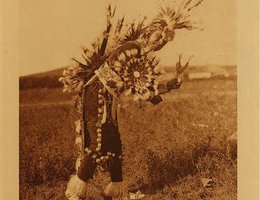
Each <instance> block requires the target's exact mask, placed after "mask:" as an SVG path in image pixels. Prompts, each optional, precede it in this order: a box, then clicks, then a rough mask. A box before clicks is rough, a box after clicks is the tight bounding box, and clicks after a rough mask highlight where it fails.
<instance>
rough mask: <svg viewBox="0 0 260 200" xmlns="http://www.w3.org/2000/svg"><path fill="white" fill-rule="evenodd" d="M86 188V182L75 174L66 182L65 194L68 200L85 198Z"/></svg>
mask: <svg viewBox="0 0 260 200" xmlns="http://www.w3.org/2000/svg"><path fill="white" fill-rule="evenodd" d="M86 188H87V183H86V182H84V181H82V180H81V179H79V177H78V176H77V175H74V176H71V178H70V180H69V182H68V185H67V190H66V192H65V195H66V197H67V198H68V199H69V200H76V199H79V198H85V196H86Z"/></svg>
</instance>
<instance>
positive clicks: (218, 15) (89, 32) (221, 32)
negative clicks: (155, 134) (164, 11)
mask: <svg viewBox="0 0 260 200" xmlns="http://www.w3.org/2000/svg"><path fill="white" fill-rule="evenodd" d="M109 2H111V4H112V5H115V6H116V7H117V11H116V17H122V16H125V17H126V20H127V21H131V20H133V19H134V18H139V19H140V18H142V16H144V15H145V16H147V18H148V19H152V18H153V17H154V16H155V15H156V14H157V12H158V8H159V7H160V5H164V4H165V3H168V4H171V3H173V2H174V0H167V1H164V0H161V1H159V0H131V1H126V0H110V1H108V0H99V1H94V0H19V3H20V5H19V11H20V12H19V20H20V21H19V36H20V38H19V42H20V43H19V46H20V48H19V49H20V52H19V55H20V62H19V63H20V66H19V73H20V75H28V74H33V73H39V72H44V71H48V70H53V69H57V68H60V67H64V66H68V65H71V64H73V61H72V60H71V58H72V57H75V58H81V54H82V49H81V47H82V46H85V47H88V46H90V45H91V43H92V42H93V41H94V40H95V39H96V38H97V37H99V36H101V33H102V32H103V30H104V28H105V26H106V17H105V16H106V7H107V5H108V3H109ZM194 17H195V18H196V19H199V21H200V22H201V23H200V27H201V28H203V30H191V31H188V30H177V31H176V37H175V39H174V40H173V41H172V42H170V43H168V44H167V45H166V46H165V47H164V48H163V49H162V50H161V51H159V52H158V54H157V55H158V57H160V59H161V62H160V64H162V65H168V66H169V65H172V66H174V65H175V63H176V60H177V56H178V54H180V53H183V55H184V58H185V57H187V58H188V57H189V56H191V55H193V56H194V57H193V59H192V61H191V63H190V65H211V64H213V65H233V64H236V0H204V2H203V3H202V4H201V5H200V6H199V7H198V8H196V10H195V12H194Z"/></svg>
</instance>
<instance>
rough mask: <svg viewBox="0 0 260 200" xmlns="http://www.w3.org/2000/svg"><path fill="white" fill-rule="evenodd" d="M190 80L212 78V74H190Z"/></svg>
mask: <svg viewBox="0 0 260 200" xmlns="http://www.w3.org/2000/svg"><path fill="white" fill-rule="evenodd" d="M188 76H189V79H204V78H210V77H211V73H210V72H194V73H189V75H188Z"/></svg>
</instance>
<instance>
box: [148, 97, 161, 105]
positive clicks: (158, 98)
mask: <svg viewBox="0 0 260 200" xmlns="http://www.w3.org/2000/svg"><path fill="white" fill-rule="evenodd" d="M150 102H151V103H152V104H153V105H156V104H158V103H160V102H162V97H161V96H159V95H157V96H153V98H152V99H151V100H150Z"/></svg>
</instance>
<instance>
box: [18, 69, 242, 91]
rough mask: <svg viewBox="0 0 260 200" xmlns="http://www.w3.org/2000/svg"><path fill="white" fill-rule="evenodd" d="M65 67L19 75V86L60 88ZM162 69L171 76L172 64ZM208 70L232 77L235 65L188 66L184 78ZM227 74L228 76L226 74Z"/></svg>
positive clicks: (213, 75)
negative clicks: (60, 79) (60, 78)
mask: <svg viewBox="0 0 260 200" xmlns="http://www.w3.org/2000/svg"><path fill="white" fill-rule="evenodd" d="M65 68H67V67H63V68H59V69H55V70H52V71H47V72H43V73H37V74H32V75H27V76H21V77H20V78H19V88H20V90H24V89H37V88H60V87H62V83H60V82H59V77H61V76H62V72H63V70H64V69H65ZM163 69H164V71H165V72H167V73H168V76H167V77H172V76H173V74H174V72H175V67H174V66H165V67H163ZM202 72H209V73H210V74H211V76H212V77H234V76H236V72H237V70H236V66H235V65H227V66H217V65H206V66H190V67H188V68H187V70H186V71H185V73H184V78H185V79H186V80H188V79H189V78H188V77H189V76H188V75H189V74H190V73H202ZM227 75H228V76H227Z"/></svg>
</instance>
